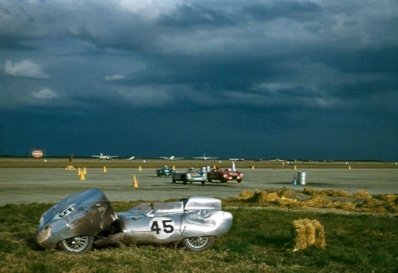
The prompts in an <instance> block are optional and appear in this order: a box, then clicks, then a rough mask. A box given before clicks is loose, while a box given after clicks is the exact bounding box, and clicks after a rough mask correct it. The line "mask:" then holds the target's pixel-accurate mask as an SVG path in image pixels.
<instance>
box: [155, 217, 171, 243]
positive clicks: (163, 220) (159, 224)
mask: <svg viewBox="0 0 398 273" xmlns="http://www.w3.org/2000/svg"><path fill="white" fill-rule="evenodd" d="M150 228H151V231H152V232H153V234H154V236H155V237H156V238H158V239H167V238H169V237H170V236H171V235H172V234H173V232H174V221H173V220H171V219H170V218H167V217H156V218H153V219H152V221H151V222H150Z"/></svg>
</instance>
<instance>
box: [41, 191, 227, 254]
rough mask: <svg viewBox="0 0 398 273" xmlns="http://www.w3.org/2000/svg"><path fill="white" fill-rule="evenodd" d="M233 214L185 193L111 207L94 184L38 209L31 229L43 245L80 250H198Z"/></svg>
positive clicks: (209, 200) (217, 202) (213, 202)
mask: <svg viewBox="0 0 398 273" xmlns="http://www.w3.org/2000/svg"><path fill="white" fill-rule="evenodd" d="M232 220H233V216H232V214H231V213H229V212H225V211H222V210H221V200H219V199H216V198H211V197H189V198H186V199H182V200H181V201H177V202H159V203H142V204H140V205H138V206H136V207H133V208H132V209H130V210H128V211H125V212H118V213H115V212H114V211H113V209H112V206H111V204H110V202H109V200H108V199H107V197H106V196H105V195H104V193H103V192H102V191H101V190H99V189H89V190H86V191H83V192H78V193H75V194H73V195H71V196H69V197H67V198H65V199H64V200H62V201H60V202H59V203H57V204H56V205H54V206H53V207H51V208H50V209H49V210H47V211H46V212H44V213H43V215H42V217H41V218H40V223H39V225H38V231H37V235H36V241H37V243H38V244H39V245H40V246H42V247H43V248H57V247H59V248H60V249H62V250H64V251H66V252H71V253H79V254H80V253H85V252H87V251H89V250H90V249H91V248H92V247H93V245H98V246H100V245H101V246H104V245H111V244H122V245H123V244H137V245H138V244H154V245H165V244H176V245H183V246H185V247H186V248H187V249H188V250H191V251H204V250H207V249H208V248H210V247H211V246H212V244H213V243H214V240H215V238H216V237H218V236H222V235H224V234H226V233H227V232H228V231H229V230H230V228H231V225H232Z"/></svg>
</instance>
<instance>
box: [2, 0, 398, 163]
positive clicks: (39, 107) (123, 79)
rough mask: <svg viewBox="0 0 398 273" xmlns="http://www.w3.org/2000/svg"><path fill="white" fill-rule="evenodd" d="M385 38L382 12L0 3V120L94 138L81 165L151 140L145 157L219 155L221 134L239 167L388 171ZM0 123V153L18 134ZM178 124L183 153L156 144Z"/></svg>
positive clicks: (165, 141) (392, 88) (393, 55)
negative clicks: (329, 160) (342, 163)
mask: <svg viewBox="0 0 398 273" xmlns="http://www.w3.org/2000/svg"><path fill="white" fill-rule="evenodd" d="M397 25H398V3H397V2H396V1H362V2H357V1H345V2H344V3H339V2H329V1H222V0H220V1H179V0H176V1H161V2H159V3H157V2H156V1H150V0H148V1H128V0H114V1H105V0H103V1H95V2H92V1H89V2H85V1H84V2H82V1H75V0H73V1H72V0H70V1H2V2H1V3H0V111H3V112H4V113H3V114H4V115H3V117H6V116H7V117H9V118H12V117H13V115H12V113H18V115H16V116H19V117H26V119H28V117H32V118H34V115H38V116H40V117H41V118H43V116H42V115H44V116H45V115H46V114H51V115H52V116H53V117H52V118H51V121H49V123H48V124H51V126H48V124H47V125H46V130H47V131H51V130H52V129H51V128H54V129H53V130H55V131H57V132H61V131H64V130H63V129H64V127H62V129H61V127H60V125H58V124H60V123H64V122H65V123H67V121H68V120H70V119H71V117H73V119H75V117H77V116H78V117H79V118H81V120H85V121H93V122H92V123H90V125H89V126H88V127H87V128H82V129H81V130H79V129H74V130H71V134H72V135H73V136H74V137H76V138H79V136H78V134H79V132H81V133H82V134H84V135H87V136H91V137H92V136H93V135H95V133H91V132H96V131H100V132H101V134H99V136H98V137H97V138H98V139H96V141H95V143H97V144H96V145H94V144H92V146H90V147H89V148H87V149H86V151H87V152H88V153H91V152H92V153H94V152H98V151H94V149H100V148H98V145H100V143H101V142H102V140H105V139H115V142H116V143H115V145H114V146H112V145H110V146H112V147H127V148H126V149H136V148H137V146H135V145H134V144H131V143H130V144H129V139H130V138H129V136H131V135H136V133H137V132H138V131H140V132H142V131H145V132H148V131H151V132H153V134H152V135H150V136H149V135H148V134H147V133H144V134H142V133H141V134H139V136H138V138H140V139H141V141H143V142H148V143H149V144H148V145H144V146H146V147H147V149H149V148H148V146H151V147H152V148H151V152H152V153H153V152H155V151H157V150H159V152H160V153H170V154H171V153H175V152H173V150H175V151H177V150H180V153H184V152H188V153H195V151H198V150H199V148H200V147H202V148H203V149H206V150H208V151H200V153H213V154H214V153H215V154H217V153H224V154H227V153H228V147H226V148H219V146H223V143H224V142H222V140H221V139H223V136H225V135H228V136H229V137H228V143H229V145H230V146H231V145H232V146H239V145H236V143H239V142H242V143H245V145H242V146H239V148H235V149H236V150H237V151H239V153H241V154H242V155H244V153H245V152H247V153H249V154H251V155H253V156H260V157H262V156H264V154H265V155H267V154H268V155H276V156H278V155H277V154H278V151H282V152H281V154H280V155H279V156H283V155H285V156H297V155H298V156H301V157H305V156H309V157H311V156H312V157H346V156H352V157H367V156H369V157H375V158H389V159H392V158H397V157H398V155H397V153H398V152H397V148H398V147H397V145H396V144H391V143H392V142H393V141H392V139H396V138H397V137H398V128H397V127H398V125H397V122H396V120H397V116H398V113H397V110H396V109H397V108H396V106H395V103H394V102H396V101H398V94H397V92H398V90H397V89H398V80H397V79H398V59H397V58H398V54H397V52H398V36H397V35H396V26H397ZM10 111H11V112H10ZM31 113H33V114H32V115H31ZM41 118H38V119H37V120H41ZM4 119H5V118H3V120H2V121H1V122H0V129H1V130H4V131H3V133H2V134H3V135H2V140H1V141H0V153H1V152H2V151H3V153H4V152H5V151H8V150H7V149H11V148H9V147H11V146H13V145H10V143H11V141H10V140H7V139H11V138H12V137H13V135H15V134H18V133H20V131H21V129H19V128H26V127H27V124H29V122H28V121H24V122H21V120H22V118H20V119H19V121H18V122H17V123H16V124H15V125H12V123H11V122H10V121H4ZM108 119H109V120H111V121H109V122H108V121H107V122H104V123H102V122H101V121H104V120H108ZM33 120H35V119H33ZM37 120H36V121H37ZM57 120H59V123H58V122H57ZM220 120H222V121H224V122H222V124H223V125H222V129H220V124H219V121H220ZM170 121H172V122H170ZM192 121H194V123H195V124H196V125H197V126H198V128H199V129H191V133H190V132H179V133H180V134H181V135H180V136H179V139H180V140H181V141H180V142H181V143H184V141H183V140H184V139H192V141H190V142H194V143H195V144H192V143H189V144H188V143H184V144H181V145H179V146H178V145H177V146H176V145H175V144H174V143H175V142H174V141H173V140H172V139H173V137H176V136H175V134H170V133H167V135H168V137H165V135H164V134H166V133H165V132H169V131H171V132H175V131H179V129H178V128H179V126H178V124H185V123H190V122H192ZM227 121H228V122H227ZM130 122H132V123H134V124H135V126H131V125H130ZM34 123H35V122H34ZM170 123H171V124H172V125H170ZM18 124H20V127H18V126H19V125H18ZM83 124H84V122H83V121H81V122H79V123H78V124H77V126H78V127H79V126H80V127H81V126H83ZM166 124H167V125H166ZM176 124H177V125H176ZM358 124H366V126H365V125H363V126H361V125H358ZM114 125H117V127H118V128H120V129H119V130H120V131H121V132H119V133H116V132H115V131H114V130H112V128H114V127H115V126H114ZM37 126H38V127H40V126H39V125H37ZM65 126H66V125H65ZM372 126H373V127H374V128H377V131H376V130H372ZM80 127H79V128H80ZM170 127H171V128H170ZM202 127H204V128H206V130H207V131H210V132H213V134H214V139H216V140H217V141H215V142H214V144H212V141H210V139H209V137H207V136H204V135H203V133H201V130H200V128H202ZM138 128H140V129H138ZM195 128H196V126H195ZM237 128H238V129H237ZM383 128H385V129H383ZM219 130H220V131H219ZM369 131H370V132H369ZM383 133H384V134H383ZM292 135H294V136H295V140H294V141H293V142H291V137H292ZM347 135H350V136H351V137H348V136H347ZM364 135H365V137H363V136H364ZM42 137H44V139H47V140H48V137H47V138H46V137H45V136H42ZM65 138H67V137H65ZM79 139H81V138H79ZM338 139H344V141H346V142H349V143H352V147H351V148H350V147H349V145H348V147H346V146H344V145H340V144H339V143H340V142H338V141H337V142H338V143H335V142H336V140H338ZM63 140H64V139H63ZM359 140H361V141H359ZM43 141H44V140H43ZM264 141H266V142H267V143H268V144H269V145H262V143H263V142H264ZM48 142H50V143H52V144H51V145H52V146H57V144H56V143H55V142H51V141H50V140H48ZM288 142H289V143H292V144H289V145H288V147H287V149H288V151H285V147H286V146H285V145H286V143H288ZM93 143H94V142H93ZM234 143H235V145H233V144H234ZM322 143H327V144H328V145H329V144H330V145H331V147H330V148H329V147H325V146H324V145H325V144H322ZM333 143H334V144H333ZM369 143H378V145H377V146H375V148H374V149H372V151H369V154H368V155H366V153H365V152H363V150H365V149H367V145H369ZM68 145H69V146H68V147H69V148H70V147H71V146H72V145H71V144H68ZM168 146H170V147H171V148H165V147H168ZM300 146H302V149H301V150H300ZM57 147H58V146H57ZM57 149H58V150H57V151H58V153H65V151H66V150H67V149H64V150H62V148H57ZM162 149H168V150H167V151H163V152H162ZM220 149H221V150H220ZM318 151H319V152H318ZM384 151H388V152H387V155H385V156H384ZM109 152H112V151H109ZM141 152H142V153H145V151H144V150H142V151H141ZM148 153H149V152H148ZM301 153H302V154H301Z"/></svg>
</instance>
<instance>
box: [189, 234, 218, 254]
mask: <svg viewBox="0 0 398 273" xmlns="http://www.w3.org/2000/svg"><path fill="white" fill-rule="evenodd" d="M214 241H215V238H214V236H199V237H191V238H184V240H183V241H182V242H183V244H184V246H185V247H186V248H187V249H189V250H190V251H195V252H200V251H205V250H207V249H209V248H210V247H211V246H212V245H213V244H214Z"/></svg>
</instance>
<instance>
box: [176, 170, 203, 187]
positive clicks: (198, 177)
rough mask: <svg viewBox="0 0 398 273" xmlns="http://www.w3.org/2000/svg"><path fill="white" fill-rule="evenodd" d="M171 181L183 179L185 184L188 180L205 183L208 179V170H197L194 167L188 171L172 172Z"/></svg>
mask: <svg viewBox="0 0 398 273" xmlns="http://www.w3.org/2000/svg"><path fill="white" fill-rule="evenodd" d="M171 181H172V182H173V183H175V182H176V181H182V182H183V183H184V184H186V183H187V182H201V183H202V184H204V183H205V182H206V181H207V174H206V172H202V171H196V170H194V169H193V168H190V169H188V170H187V171H186V172H173V173H172V174H171Z"/></svg>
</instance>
